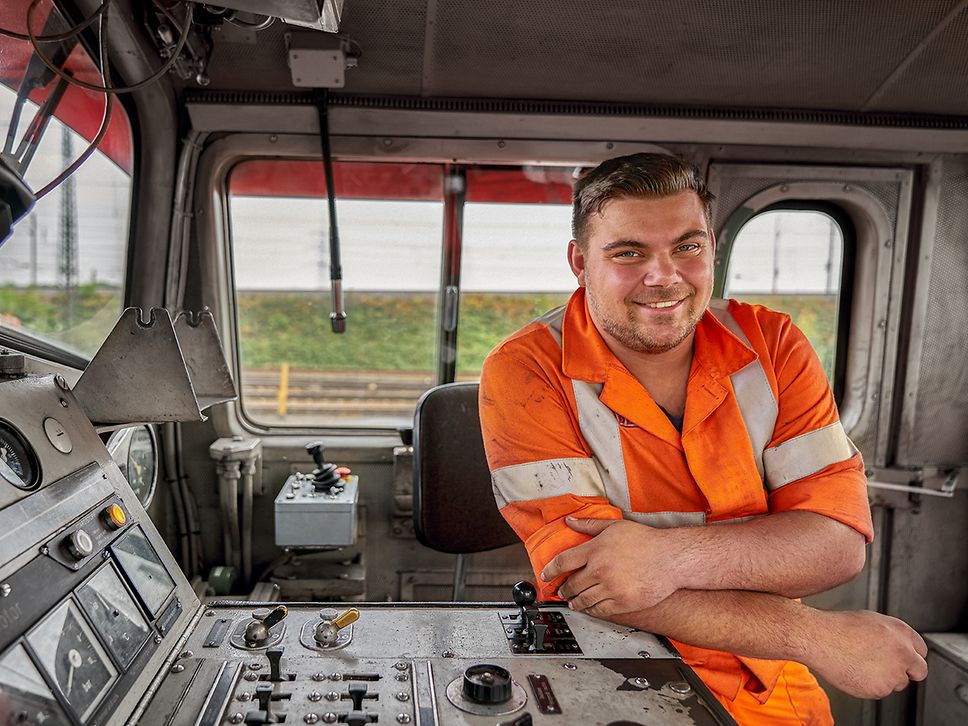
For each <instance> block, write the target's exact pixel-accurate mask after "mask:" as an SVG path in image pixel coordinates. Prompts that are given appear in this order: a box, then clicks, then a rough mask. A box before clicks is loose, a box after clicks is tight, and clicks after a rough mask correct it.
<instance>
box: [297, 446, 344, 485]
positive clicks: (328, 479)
mask: <svg viewBox="0 0 968 726" xmlns="http://www.w3.org/2000/svg"><path fill="white" fill-rule="evenodd" d="M306 451H307V452H309V455H310V456H312V457H313V461H314V462H315V463H316V468H315V469H313V488H314V489H315V490H316V491H317V492H324V491H325V492H327V493H329V494H336V493H338V492H339V491H340V490H342V488H343V486H342V483H341V479H340V475H339V472H338V471H337V470H336V469H337V466H336V464H333V463H331V462H326V461H324V460H323V442H321V441H313V442H312V443H310V444H306Z"/></svg>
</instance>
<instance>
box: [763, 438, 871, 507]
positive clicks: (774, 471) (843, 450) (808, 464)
mask: <svg viewBox="0 0 968 726" xmlns="http://www.w3.org/2000/svg"><path fill="white" fill-rule="evenodd" d="M856 453H857V447H855V446H854V444H853V442H851V440H850V439H848V438H847V434H846V433H844V427H843V425H842V424H841V423H840V421H837V422H836V423H832V424H830V425H829V426H824V427H823V428H822V429H817V430H816V431H810V432H809V433H806V434H801V435H800V436H795V437H794V438H792V439H788V440H787V441H784V442H783V443H782V444H777V445H776V446H774V447H772V448H769V449H767V450H766V451H764V452H763V464H764V465H765V466H766V487H767V489H769V490H770V491H771V492H772V491H776V490H777V489H779V488H780V487H782V486H786V485H787V484H789V483H790V482H792V481H796V480H797V479H802V478H803V477H805V476H810V475H811V474H816V473H817V472H818V471H820V470H821V469H823V468H825V467H827V466H830V465H831V464H835V463H837V462H838V461H844V460H845V459H849V458H850V457H852V456H853V455H854V454H856Z"/></svg>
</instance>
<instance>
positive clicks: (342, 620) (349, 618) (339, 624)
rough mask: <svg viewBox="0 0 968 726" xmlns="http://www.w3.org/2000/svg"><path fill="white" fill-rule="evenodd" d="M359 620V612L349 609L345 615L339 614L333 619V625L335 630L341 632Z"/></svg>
mask: <svg viewBox="0 0 968 726" xmlns="http://www.w3.org/2000/svg"><path fill="white" fill-rule="evenodd" d="M359 619H360V611H359V610H357V609H356V608H350V609H349V610H347V611H346V612H345V613H340V614H339V615H337V616H336V618H334V619H333V625H335V626H336V629H337V630H342V629H343V628H345V627H346V626H347V625H350V624H352V623H355V622H356V621H357V620H359Z"/></svg>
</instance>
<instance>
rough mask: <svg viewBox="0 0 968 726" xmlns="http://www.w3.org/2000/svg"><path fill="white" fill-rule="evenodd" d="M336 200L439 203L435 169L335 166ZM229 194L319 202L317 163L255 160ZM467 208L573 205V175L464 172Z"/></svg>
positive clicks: (439, 170) (242, 168) (439, 178)
mask: <svg viewBox="0 0 968 726" xmlns="http://www.w3.org/2000/svg"><path fill="white" fill-rule="evenodd" d="M333 176H334V178H335V181H336V196H337V197H339V198H342V199H406V200H425V201H427V200H429V201H440V200H441V199H443V167H442V166H440V165H437V164H391V163H388V164H381V163H367V162H335V163H334V164H333ZM229 191H230V192H231V194H233V195H236V196H254V197H322V196H324V195H325V194H326V186H325V184H324V181H323V167H322V163H321V162H319V161H308V160H306V161H291V160H282V159H257V160H252V161H244V162H242V163H240V164H238V165H236V166H235V168H234V169H232V172H231V174H230V176H229ZM467 201H468V202H492V203H493V202H503V203H512V204H513V203H518V204H571V174H570V173H569V172H567V171H562V170H558V169H551V170H548V169H527V168H526V169H468V171H467Z"/></svg>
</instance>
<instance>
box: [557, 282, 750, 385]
mask: <svg viewBox="0 0 968 726" xmlns="http://www.w3.org/2000/svg"><path fill="white" fill-rule="evenodd" d="M695 343H696V349H695V353H694V354H693V374H694V373H695V371H696V368H697V366H698V367H701V368H702V369H703V370H704V371H705V372H706V373H707V374H708V375H709V376H710V377H712V378H714V379H721V378H725V377H728V376H731V375H732V374H733V373H736V372H737V371H739V370H740V369H742V368H745V367H746V366H747V365H749V364H750V363H752V362H753V361H754V360H756V359H757V355H756V352H755V351H754V350H753V349H752V348H750V347H749V346H748V345H746V344H745V343H744V342H743V341H742V340H740V339H739V338H737V337H736V336H735V335H733V334H732V333H731V332H730V331H729V330H728V329H727V328H726V326H724V325H723V324H722V323H720V322H719V321H718V320H717V319H716V316H714V315H713V314H712V313H710V312H709V311H708V310H707V311H706V312H705V313H704V314H703V316H702V318H701V319H700V321H699V324H698V325H697V326H696V340H695ZM561 350H562V366H561V367H562V372H563V373H564V374H565V375H566V376H568V377H569V378H577V379H578V380H581V381H589V382H592V383H605V381H606V380H607V379H608V377H609V373H610V371H611V370H612V369H614V368H619V369H621V370H622V371H624V372H625V374H626V375H630V374H629V373H628V371H626V370H625V366H624V365H622V363H621V361H619V360H618V358H616V357H615V355H614V354H613V353H612V351H611V350H609V349H608V346H607V345H606V344H605V341H604V340H603V339H602V336H601V334H600V333H599V332H598V329H597V328H596V327H595V323H594V322H593V321H592V318H591V314H590V313H589V311H588V302H587V300H586V298H585V289H584V288H579V289H578V290H576V291H575V293H574V294H573V295H572V296H571V299H570V300H569V301H568V306H567V308H566V310H565V319H564V322H563V324H562V333H561ZM693 374H690V378H691V377H692V375H693Z"/></svg>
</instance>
